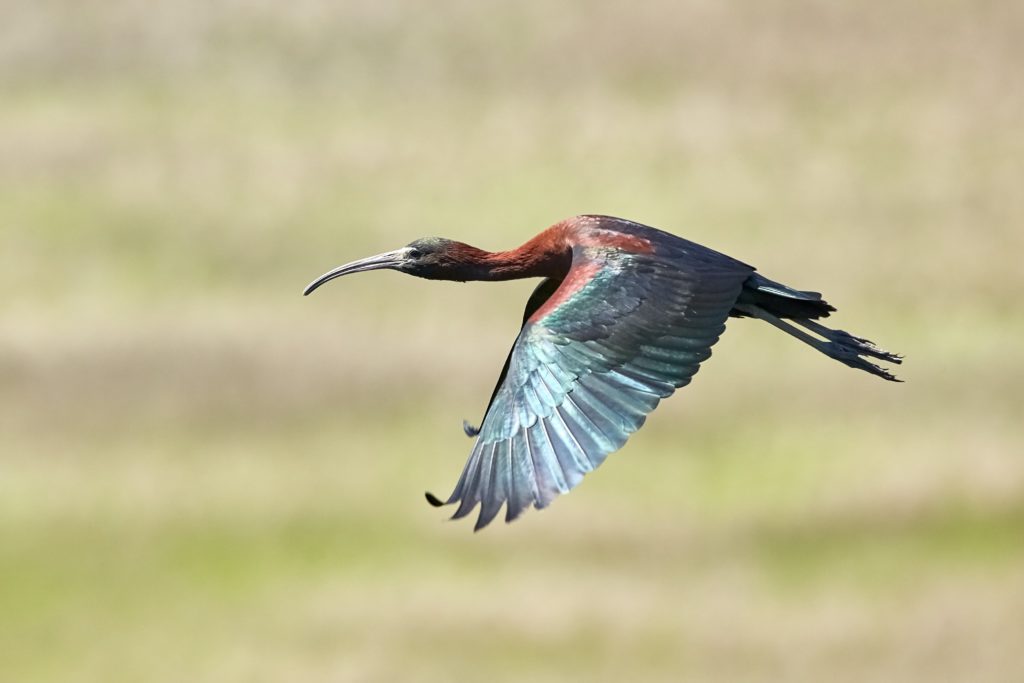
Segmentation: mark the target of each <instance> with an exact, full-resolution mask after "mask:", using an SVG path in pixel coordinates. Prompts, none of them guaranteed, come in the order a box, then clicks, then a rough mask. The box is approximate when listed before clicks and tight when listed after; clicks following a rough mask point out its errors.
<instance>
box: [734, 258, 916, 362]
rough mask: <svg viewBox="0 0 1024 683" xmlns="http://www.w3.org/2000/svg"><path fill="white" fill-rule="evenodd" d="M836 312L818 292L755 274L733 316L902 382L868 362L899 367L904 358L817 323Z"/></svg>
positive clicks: (744, 290)
mask: <svg viewBox="0 0 1024 683" xmlns="http://www.w3.org/2000/svg"><path fill="white" fill-rule="evenodd" d="M834 310H836V309H835V308H833V307H832V306H830V305H829V304H828V302H826V301H825V300H824V299H822V298H821V294H818V293H817V292H802V291H800V290H796V289H792V288H790V287H787V286H785V285H782V284H779V283H778V282H773V281H771V280H769V279H768V278H766V277H762V276H760V275H758V274H756V273H755V274H754V275H751V276H750V279H748V280H747V281H746V282H745V283H744V285H743V291H742V293H741V294H740V297H739V299H738V300H737V301H736V305H735V307H734V308H733V310H732V312H731V315H733V316H735V317H739V318H743V317H748V316H749V317H751V318H760V319H761V320H764V321H765V322H767V323H770V324H771V325H774V326H775V327H777V328H779V329H780V330H782V331H783V332H785V333H786V334H789V335H792V336H794V337H796V338H797V339H799V340H800V341H802V342H804V343H805V344H808V345H809V346H813V347H814V348H816V349H817V350H818V351H821V352H822V353H824V354H825V355H826V356H828V357H829V358H834V359H836V360H837V361H839V362H840V363H843V364H844V365H848V366H850V367H851V368H857V369H859V370H864V371H866V372H870V373H871V374H872V375H877V376H878V377H881V378H883V379H887V380H889V381H890V382H900V381H902V380H900V379H897V378H896V376H895V375H893V374H892V373H891V372H889V371H888V370H886V369H885V368H882V367H879V366H878V365H875V364H874V363H872V362H870V361H868V360H867V359H866V358H865V357H867V358H877V359H878V360H883V361H886V362H888V363H895V364H896V365H899V364H900V363H902V362H903V357H902V356H899V355H897V354H895V353H889V352H888V351H885V350H883V349H880V348H878V347H877V346H875V345H874V344H873V343H872V342H870V341H868V340H867V339H861V338H860V337H855V336H853V335H852V334H850V333H848V332H844V331H843V330H833V329H831V328H829V327H825V326H824V325H822V324H821V323H818V322H815V320H817V319H818V318H827V317H828V315H829V314H830V313H831V312H832V311H834ZM783 319H786V320H792V321H793V322H794V323H796V324H797V325H799V326H800V327H803V328H804V330H808V331H810V332H812V333H814V335H818V336H817V337H816V336H814V335H812V334H808V332H805V331H804V330H801V329H798V328H797V327H794V326H793V325H791V324H790V323H787V322H785V320H783ZM819 337H820V338H819Z"/></svg>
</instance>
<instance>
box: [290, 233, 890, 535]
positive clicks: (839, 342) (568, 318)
mask: <svg viewBox="0 0 1024 683" xmlns="http://www.w3.org/2000/svg"><path fill="white" fill-rule="evenodd" d="M381 268H389V269H391V270H397V271H400V272H403V273H408V274H409V275H415V276H417V277H422V278H427V279H431V280H455V281H459V282H465V281H467V280H511V279H515V278H528V277H539V278H544V279H543V280H542V281H541V283H540V284H539V285H538V286H537V288H536V289H535V290H534V292H533V294H532V295H531V296H530V298H529V300H528V301H527V302H526V312H525V313H524V314H523V325H522V329H521V330H520V332H519V336H518V337H517V338H516V341H515V344H513V346H512V350H511V352H510V353H509V356H508V359H507V360H506V361H505V367H504V368H502V371H501V375H500V376H499V378H498V383H497V386H495V388H494V393H493V394H492V395H491V400H490V402H489V403H488V405H487V409H486V411H485V412H484V417H483V422H482V423H481V425H480V427H479V429H477V428H474V427H470V426H469V424H468V423H464V425H463V427H464V429H465V431H466V434H467V435H468V436H470V437H474V438H475V439H476V442H475V444H474V446H473V450H472V453H471V454H470V456H469V460H468V462H467V463H466V466H465V468H464V469H463V471H462V476H461V477H460V478H459V481H458V483H457V484H456V485H455V490H454V491H453V492H452V494H451V495H450V496H449V497H448V499H447V500H446V501H443V502H442V501H440V500H438V499H437V498H435V497H434V496H433V495H431V494H430V493H428V494H427V500H428V501H430V502H431V503H432V504H433V505H437V506H440V505H450V504H455V503H458V504H459V507H458V508H457V509H456V511H455V514H454V517H455V518H459V517H464V516H466V515H468V514H469V513H470V512H471V511H472V510H473V508H474V507H476V505H477V504H480V515H479V517H478V518H477V522H476V527H475V528H476V529H480V528H482V527H484V526H486V525H487V524H489V523H490V522H491V520H492V519H494V517H495V515H497V514H498V511H499V510H500V508H501V506H502V505H503V504H504V505H505V508H506V509H505V521H506V522H510V521H512V520H513V519H515V518H516V517H518V516H519V515H520V514H521V513H522V512H523V510H524V509H525V508H526V507H527V506H528V505H530V504H532V505H533V506H534V507H536V508H543V507H546V506H547V505H548V504H549V503H551V501H552V500H553V499H554V498H555V496H557V495H558V494H560V493H566V492H567V491H569V490H570V489H572V488H573V487H574V486H576V485H577V484H578V483H580V480H581V479H582V478H583V475H584V474H586V473H587V472H589V471H591V470H593V469H594V468H595V467H597V466H598V465H600V464H601V463H602V462H603V461H604V459H605V458H606V457H607V456H608V454H609V453H612V452H614V451H616V450H618V449H619V448H621V447H622V445H623V444H624V443H626V439H627V438H629V435H630V434H632V433H633V432H635V431H636V430H637V429H639V428H640V426H641V425H643V423H644V420H645V418H646V417H647V414H648V413H650V412H651V411H652V410H654V408H655V407H656V406H657V405H658V402H659V401H661V399H663V398H666V397H668V396H670V395H671V394H672V392H674V391H675V390H676V389H678V388H680V387H682V386H685V385H686V384H688V383H689V382H690V379H691V378H692V377H693V375H694V374H695V373H696V372H697V369H698V368H699V367H700V364H701V363H702V362H704V361H705V360H707V359H708V357H709V356H710V355H711V347H712V346H713V345H714V343H715V342H716V341H718V337H719V336H720V335H721V334H722V332H723V331H724V330H725V321H726V319H727V318H729V317H734V318H744V317H749V318H758V319H760V320H763V321H765V322H767V323H769V324H771V325H774V326H775V327H777V328H778V329H780V330H782V331H783V332H785V333H786V334H789V335H792V336H794V337H796V338H797V339H799V340H800V341H802V342H804V343H806V344H808V345H810V346H812V347H814V348H815V349H817V350H818V351H821V352H822V353H824V354H825V355H826V356H828V357H829V358H834V359H835V360H838V361H839V362H841V363H844V364H845V365H848V366H850V367H852V368H858V369H860V370H865V371H867V372H870V373H871V374H873V375H876V376H878V377H881V378H883V379H887V380H891V381H899V380H897V379H896V378H895V377H894V376H893V375H892V374H890V373H889V372H888V371H887V370H885V369H883V368H881V367H879V366H877V365H875V364H874V363H872V362H870V361H869V360H867V359H868V358H874V359H879V360H883V361H888V362H891V363H899V362H900V361H901V358H900V356H898V355H895V354H892V353H889V352H887V351H883V350H881V349H880V348H878V347H876V346H875V345H874V344H872V343H871V342H869V341H867V340H866V339H861V338H859V337H854V336H852V335H850V334H848V333H846V332H843V331H841V330H833V329H830V328H828V327H825V326H824V325H822V324H820V323H818V322H817V320H818V319H820V318H825V317H828V315H829V313H830V312H832V311H834V310H835V309H834V308H833V307H832V306H830V305H829V304H828V303H826V302H825V301H824V300H823V299H822V298H821V295H820V294H818V293H817V292H804V291H800V290H796V289H792V288H790V287H787V286H786V285H782V284H779V283H778V282H774V281H772V280H769V279H768V278H766V277H764V276H762V275H760V274H758V273H756V272H754V268H753V267H752V266H748V265H747V264H745V263H742V262H740V261H737V260H736V259H733V258H730V257H729V256H726V255H725V254H721V253H719V252H717V251H714V250H712V249H708V248H707V247H703V246H701V245H699V244H695V243H693V242H690V241H688V240H685V239H682V238H680V237H676V236H675V235H671V234H669V233H667V232H662V231H661V230H657V229H655V228H651V227H648V226H646V225H640V224H639V223H633V222H631V221H627V220H623V219H621V218H612V217H609V216H577V217H575V218H570V219H568V220H565V221H562V222H560V223H556V224H555V225H553V226H551V227H550V228H548V229H547V230H545V231H544V232H542V233H540V234H539V235H537V236H536V237H534V238H533V239H531V240H530V241H529V242H527V243H526V244H524V245H523V246H521V247H519V248H518V249H513V250H511V251H503V252H496V253H492V252H487V251H483V250H481V249H477V248H476V247H471V246H469V245H467V244H463V243H461V242H454V241H452V240H447V239H442V238H438V237H429V238H426V239H419V240H416V241H415V242H412V243H410V244H409V245H407V246H405V247H402V248H400V249H396V250H394V251H389V252H385V253H383V254H378V255H376V256H371V257H369V258H365V259H361V260H359V261H353V262H352V263H348V264H346V265H343V266H340V267H338V268H335V269H334V270H332V271H330V272H328V273H325V274H324V275H322V276H321V277H319V278H317V279H316V280H315V281H313V282H312V283H311V284H310V285H309V286H308V287H307V288H306V291H305V293H306V294H309V293H310V292H312V291H313V290H314V289H316V288H317V287H319V286H320V285H322V284H324V283H325V282H328V281H329V280H333V279H335V278H337V277H341V276H342V275H348V274H350V273H361V272H363V271H367V270H378V269H381Z"/></svg>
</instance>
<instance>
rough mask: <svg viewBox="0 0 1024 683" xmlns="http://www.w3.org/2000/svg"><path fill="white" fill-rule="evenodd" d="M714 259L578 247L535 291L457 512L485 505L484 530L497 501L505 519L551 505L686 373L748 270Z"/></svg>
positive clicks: (702, 354)
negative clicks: (565, 269) (555, 280)
mask: <svg viewBox="0 0 1024 683" xmlns="http://www.w3.org/2000/svg"><path fill="white" fill-rule="evenodd" d="M687 244H688V245H689V244H690V243H687ZM694 246H695V245H694ZM695 256H696V258H695ZM719 257H720V255H718V254H717V253H716V252H711V251H710V250H708V251H707V252H703V251H702V252H701V253H700V254H697V255H695V254H694V253H693V252H692V251H691V250H689V249H687V250H674V249H670V248H660V249H658V250H655V251H652V252H650V253H644V254H637V253H631V252H628V251H624V250H621V249H615V248H595V247H587V248H581V247H577V248H576V249H575V250H574V253H573V265H572V267H571V269H570V270H569V273H568V274H567V275H566V277H565V279H564V280H563V281H562V283H561V285H560V286H559V287H558V288H557V290H554V291H553V293H550V292H551V289H552V288H551V287H550V286H549V287H548V288H547V290H548V292H549V296H548V298H547V299H546V300H545V301H544V302H543V303H540V304H539V305H538V302H537V301H534V300H533V299H534V297H531V302H530V303H531V305H532V307H534V308H535V311H534V312H533V313H532V315H528V319H527V320H526V321H525V323H524V325H523V328H522V330H521V331H520V333H519V337H518V338H517V340H516V343H515V345H514V346H513V348H512V352H511V354H510V355H509V358H508V361H507V364H506V369H505V371H504V373H503V375H504V377H503V380H499V386H498V388H497V389H496V390H495V393H494V396H493V397H492V399H491V404H490V406H489V407H488V410H487V413H486V415H485V417H484V421H483V423H482V424H481V426H480V430H479V434H478V436H477V440H476V443H475V444H474V446H473V451H472V453H471V455H470V457H469V461H468V462H467V463H466V466H465V469H464V470H463V472H462V476H461V477H460V478H459V481H458V484H456V486H455V490H454V491H453V492H452V494H451V496H450V497H449V498H448V500H447V501H446V503H447V504H454V503H459V507H458V509H457V510H456V511H455V514H454V518H459V517H464V516H466V515H468V514H469V513H470V512H471V511H472V510H473V508H474V507H476V505H477V504H480V506H481V509H480V516H479V518H478V519H477V522H476V527H475V528H476V529H480V528H482V527H484V526H486V525H487V524H489V523H490V522H491V520H493V519H494V517H495V516H496V515H497V514H498V511H499V510H500V509H501V506H502V505H503V504H506V514H505V520H506V521H511V520H513V519H515V518H516V517H518V516H519V515H520V514H521V513H522V511H523V510H524V509H525V508H526V507H527V506H528V505H530V504H533V506H534V507H537V508H543V507H546V506H547V505H548V504H549V503H550V502H551V501H552V500H553V499H554V498H555V496H557V495H559V494H561V493H565V492H567V491H569V490H570V489H572V488H573V487H574V486H576V485H577V484H578V483H579V482H580V480H581V479H582V478H583V475H584V474H586V473H587V472H589V471H591V470H593V469H594V468H596V467H597V466H598V465H600V464H601V463H602V462H603V461H604V459H605V458H606V457H607V456H608V454H609V453H612V452H614V451H616V450H618V449H619V448H621V447H622V445H623V444H624V443H625V442H626V439H627V438H629V435H630V434H632V433H633V432H635V431H636V430H637V429H639V428H640V427H641V425H643V423H644V420H645V419H646V416H647V414H648V413H650V412H651V411H652V410H654V408H655V407H656V406H657V405H658V402H659V401H660V400H661V399H663V398H665V397H667V396H669V395H671V394H672V392H674V391H675V390H676V389H678V388H679V387H682V386H684V385H686V384H687V383H689V381H690V378H691V377H693V375H694V373H695V372H697V369H698V367H699V366H700V364H701V363H702V362H703V361H704V360H706V359H707V358H708V357H709V356H710V355H711V346H712V345H713V344H714V343H715V342H716V341H718V338H719V336H720V335H721V334H722V332H723V330H724V329H725V321H726V318H727V317H728V316H729V311H730V310H731V309H732V307H733V304H734V303H735V301H736V299H737V297H738V296H739V293H740V290H741V287H742V284H743V281H744V280H745V279H746V278H747V277H749V275H750V273H751V272H752V270H753V269H752V268H750V267H749V266H746V265H744V264H741V263H739V262H737V261H733V260H732V259H729V258H727V257H720V258H719ZM541 291H543V285H542V287H541V288H538V293H539V292H541ZM528 313H529V307H528Z"/></svg>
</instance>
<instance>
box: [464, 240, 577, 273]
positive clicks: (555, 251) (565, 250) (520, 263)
mask: <svg viewBox="0 0 1024 683" xmlns="http://www.w3.org/2000/svg"><path fill="white" fill-rule="evenodd" d="M453 251H454V252H455V253H454V254H453V257H454V258H455V259H456V260H457V261H458V262H459V266H460V270H461V271H462V274H464V275H465V276H466V278H465V279H467V280H491V281H497V280H515V279H519V278H528V277H558V278H561V277H564V276H565V274H566V273H567V272H569V267H570V265H571V264H572V248H571V246H570V245H569V244H568V242H567V241H566V240H565V239H564V237H563V235H562V234H561V231H556V230H555V229H553V228H552V229H549V230H545V231H544V232H542V233H541V234H539V235H537V236H536V237H534V238H533V239H531V240H530V241H529V242H527V243H526V244H524V245H522V246H521V247H518V248H517V249H512V250H510V251H498V252H490V251H484V250H483V249H477V248H476V247H471V246H469V245H468V244H459V245H458V247H457V248H456V249H455V250H453Z"/></svg>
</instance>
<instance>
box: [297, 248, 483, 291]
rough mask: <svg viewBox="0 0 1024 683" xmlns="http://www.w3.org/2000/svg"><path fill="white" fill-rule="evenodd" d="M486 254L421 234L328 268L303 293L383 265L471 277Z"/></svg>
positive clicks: (438, 277)
mask: <svg viewBox="0 0 1024 683" xmlns="http://www.w3.org/2000/svg"><path fill="white" fill-rule="evenodd" d="M485 253H486V252H483V251H481V250H479V249H476V248H475V247H471V246H469V245H467V244H463V243H462V242H455V241H454V240H449V239H445V238H443V237H424V238H422V239H418V240H415V241H413V242H410V243H409V244H407V245H406V246H404V247H401V248H399V249H395V250H393V251H385V252H384V253H383V254H377V255H376V256H368V257H367V258H363V259H359V260H358V261H352V262H351V263H346V264H345V265H343V266H338V267H337V268H334V269H333V270H329V271H327V272H326V273H324V274H323V275H321V276H320V277H318V278H317V279H316V280H313V282H311V283H309V286H308V287H306V289H305V291H304V292H303V294H310V293H311V292H312V291H313V290H315V289H316V288H317V287H319V286H320V285H322V284H324V283H326V282H330V281H331V280H333V279H335V278H339V277H341V276H342V275H350V274H351V273H362V272H365V271H367V270H381V269H385V268H386V269H389V270H397V271H399V272H402V273H408V274H409V275H415V276H417V277H423V278H428V279H431V280H460V281H462V280H468V279H474V278H473V276H472V271H473V268H474V266H475V262H478V261H479V259H480V257H481V256H482V255H484V254H485Z"/></svg>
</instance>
